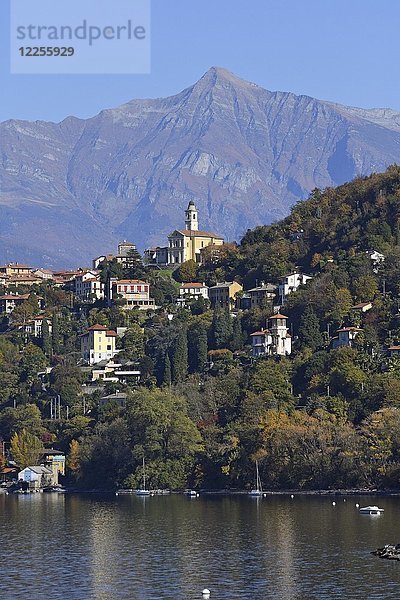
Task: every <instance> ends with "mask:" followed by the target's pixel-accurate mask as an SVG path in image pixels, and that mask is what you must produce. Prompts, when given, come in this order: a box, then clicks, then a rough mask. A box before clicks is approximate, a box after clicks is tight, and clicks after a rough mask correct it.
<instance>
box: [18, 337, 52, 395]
mask: <svg viewBox="0 0 400 600" xmlns="http://www.w3.org/2000/svg"><path fill="white" fill-rule="evenodd" d="M46 365H47V360H46V357H45V355H44V354H43V352H42V350H41V349H40V348H38V347H37V346H35V345H34V344H31V343H30V344H27V345H26V346H25V348H24V349H23V351H22V354H21V361H20V363H19V370H20V377H21V381H24V382H26V383H27V384H28V385H32V383H33V382H34V381H35V380H36V379H37V374H38V372H40V371H43V369H44V368H45V367H46Z"/></svg>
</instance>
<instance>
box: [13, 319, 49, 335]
mask: <svg viewBox="0 0 400 600" xmlns="http://www.w3.org/2000/svg"><path fill="white" fill-rule="evenodd" d="M44 319H46V321H47V324H48V326H49V334H50V335H51V334H52V331H53V326H52V322H51V319H49V318H48V317H47V318H46V317H45V316H44V315H38V316H37V317H34V318H33V319H30V320H29V321H27V323H25V325H22V326H21V328H20V329H22V330H23V331H24V333H27V334H28V335H31V336H33V337H35V338H41V337H42V331H43V321H44Z"/></svg>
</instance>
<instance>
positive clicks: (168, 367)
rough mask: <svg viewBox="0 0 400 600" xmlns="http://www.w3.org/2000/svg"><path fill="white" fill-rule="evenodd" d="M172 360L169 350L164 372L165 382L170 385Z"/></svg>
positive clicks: (165, 359)
mask: <svg viewBox="0 0 400 600" xmlns="http://www.w3.org/2000/svg"><path fill="white" fill-rule="evenodd" d="M171 381H172V379H171V361H170V359H169V355H168V352H167V353H166V355H165V358H164V373H163V384H164V385H167V386H170V385H171Z"/></svg>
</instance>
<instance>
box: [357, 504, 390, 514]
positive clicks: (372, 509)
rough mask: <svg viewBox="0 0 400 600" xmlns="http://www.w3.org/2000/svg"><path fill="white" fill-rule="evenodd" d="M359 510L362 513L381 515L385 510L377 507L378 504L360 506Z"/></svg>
mask: <svg viewBox="0 0 400 600" xmlns="http://www.w3.org/2000/svg"><path fill="white" fill-rule="evenodd" d="M359 512H360V513H361V514H362V515H381V514H382V513H383V512H385V509H384V508H379V506H362V507H361V508H360V509H359Z"/></svg>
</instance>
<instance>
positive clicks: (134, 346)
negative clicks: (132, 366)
mask: <svg viewBox="0 0 400 600" xmlns="http://www.w3.org/2000/svg"><path fill="white" fill-rule="evenodd" d="M122 348H123V353H124V354H125V355H126V356H127V357H128V358H129V359H130V360H138V359H139V358H142V357H143V356H144V330H143V329H142V327H140V325H138V324H137V323H132V325H131V326H130V327H129V329H128V330H127V331H126V332H125V335H124V337H123V338H122Z"/></svg>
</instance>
